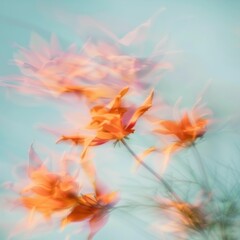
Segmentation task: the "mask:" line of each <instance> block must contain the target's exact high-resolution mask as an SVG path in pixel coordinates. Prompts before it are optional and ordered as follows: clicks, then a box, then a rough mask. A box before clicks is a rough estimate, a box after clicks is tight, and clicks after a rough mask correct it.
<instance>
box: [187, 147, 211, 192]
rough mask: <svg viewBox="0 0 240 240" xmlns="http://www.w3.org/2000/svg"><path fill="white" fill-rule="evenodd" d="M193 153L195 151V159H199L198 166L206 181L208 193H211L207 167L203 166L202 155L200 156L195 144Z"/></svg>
mask: <svg viewBox="0 0 240 240" xmlns="http://www.w3.org/2000/svg"><path fill="white" fill-rule="evenodd" d="M192 151H193V153H194V155H195V157H196V159H197V163H198V166H199V168H200V169H201V172H202V174H203V177H204V179H205V187H206V190H207V193H210V192H211V191H210V189H211V188H210V184H209V181H208V176H207V173H206V170H205V167H204V165H203V162H202V158H201V155H200V154H199V152H198V150H197V148H196V145H195V144H193V145H192Z"/></svg>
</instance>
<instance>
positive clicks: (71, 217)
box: [1, 23, 212, 239]
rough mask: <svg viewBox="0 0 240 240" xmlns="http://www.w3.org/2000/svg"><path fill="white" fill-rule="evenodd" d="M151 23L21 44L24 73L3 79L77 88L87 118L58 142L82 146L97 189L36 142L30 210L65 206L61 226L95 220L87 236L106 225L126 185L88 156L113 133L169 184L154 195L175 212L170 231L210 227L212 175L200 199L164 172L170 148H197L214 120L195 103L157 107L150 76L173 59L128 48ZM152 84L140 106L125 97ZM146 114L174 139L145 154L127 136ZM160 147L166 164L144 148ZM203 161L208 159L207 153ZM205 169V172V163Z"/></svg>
mask: <svg viewBox="0 0 240 240" xmlns="http://www.w3.org/2000/svg"><path fill="white" fill-rule="evenodd" d="M146 26H147V25H146V23H144V24H142V25H141V26H140V27H138V28H136V29H135V30H133V31H132V32H130V33H129V34H127V35H126V36H125V37H124V38H123V39H120V40H119V41H118V42H117V43H116V42H115V43H107V42H103V41H102V42H99V41H92V40H89V41H87V42H86V44H84V46H83V47H82V49H81V51H78V50H77V48H76V47H74V46H71V47H69V48H68V50H66V51H64V50H62V49H61V47H60V45H59V43H58V41H57V39H56V37H54V36H53V37H52V38H51V41H50V44H48V43H47V42H46V41H45V40H43V39H41V38H39V37H38V43H36V42H32V43H31V47H30V49H25V48H20V49H19V52H18V54H17V55H16V56H15V59H14V62H15V63H16V65H17V66H18V67H19V68H20V70H21V72H22V76H17V77H16V76H14V77H13V76H11V77H8V78H6V79H4V81H2V83H1V85H3V86H10V87H14V88H16V89H17V90H19V91H21V92H23V93H27V94H33V95H35V94H37V95H41V96H44V97H45V96H48V97H49V96H50V97H55V98H56V97H57V98H58V99H65V98H68V97H70V98H71V97H72V96H74V98H73V99H74V101H82V102H84V104H85V105H86V106H87V108H88V110H89V115H90V121H89V122H88V124H87V125H86V126H84V127H82V129H80V130H79V128H78V129H77V130H75V131H73V132H71V133H69V134H68V133H62V134H60V135H59V138H58V141H57V142H64V143H70V144H72V145H74V146H77V147H79V148H80V149H81V155H80V157H79V159H77V164H78V165H79V167H80V168H81V169H82V170H83V171H82V173H83V175H84V174H85V176H87V179H88V184H90V186H91V187H90V188H91V190H90V191H89V192H87V193H85V191H83V189H84V186H82V183H80V182H79V181H78V178H77V177H76V176H74V177H73V176H72V175H71V174H69V173H68V172H67V171H66V172H64V173H60V172H52V171H50V170H49V169H48V168H47V166H46V165H45V164H44V163H43V162H42V161H41V160H40V159H39V157H38V156H37V154H36V153H35V151H34V149H33V147H31V149H30V154H29V166H28V171H27V176H28V179H29V181H30V183H28V184H27V186H24V187H23V189H22V190H21V191H20V192H19V194H20V195H19V198H18V202H19V204H20V205H21V206H22V207H24V208H26V209H29V211H30V212H31V213H33V212H34V213H40V214H41V215H43V216H44V217H45V218H46V219H49V218H51V217H52V216H53V215H54V214H56V213H59V212H62V213H63V215H61V226H65V225H66V224H70V223H72V222H85V223H87V224H88V226H89V228H90V231H89V235H88V239H92V238H93V236H94V235H95V233H96V232H97V231H98V230H99V229H100V228H101V227H103V226H104V224H105V223H106V220H107V217H108V215H109V212H110V211H111V210H112V209H114V208H115V206H116V204H117V203H118V202H119V195H120V193H118V192H116V191H113V192H112V191H108V190H107V188H106V187H105V186H104V184H102V183H101V182H100V180H99V179H98V178H97V177H96V176H97V173H96V168H95V165H94V161H91V160H90V158H89V157H88V152H89V151H91V148H93V147H94V146H98V145H104V144H105V143H107V142H110V141H112V142H114V143H115V142H119V143H122V145H123V146H125V147H126V149H127V150H128V151H129V152H130V153H131V154H132V156H133V157H134V159H135V160H136V161H137V162H138V164H140V166H142V167H143V168H145V170H146V171H149V172H150V173H151V174H153V175H154V177H156V180H157V181H158V182H159V183H160V184H162V186H163V187H164V188H165V190H166V191H167V193H168V197H167V198H166V197H163V196H161V197H157V198H156V197H155V196H152V199H153V200H154V202H155V204H156V206H157V207H158V208H159V209H161V212H162V213H166V214H167V216H168V217H170V218H171V223H170V225H171V231H179V234H180V232H181V236H183V235H184V234H186V237H187V236H188V233H189V231H190V232H194V231H203V232H204V231H205V229H206V228H207V227H208V226H209V225H210V219H209V216H208V214H207V213H206V211H205V210H204V207H205V206H204V204H203V202H204V203H205V204H206V202H211V201H212V200H211V199H212V197H211V193H210V188H209V184H208V182H207V176H206V179H205V180H206V184H205V186H203V187H201V190H203V191H204V193H206V195H205V197H206V196H207V199H206V198H205V199H203V202H201V203H199V202H197V203H191V202H187V201H185V200H183V199H182V198H181V196H179V194H177V193H176V192H175V191H174V190H173V188H172V186H171V185H170V184H169V183H168V181H166V180H165V178H164V176H163V172H164V171H165V170H166V168H167V166H168V162H169V159H170V157H171V155H172V153H174V152H176V151H177V150H180V149H182V148H189V147H192V148H193V149H195V151H196V148H195V143H196V141H197V140H198V139H200V138H202V137H203V136H204V134H205V133H206V131H207V127H208V125H209V123H210V120H209V118H208V117H207V116H206V114H205V113H206V112H205V111H204V112H203V111H201V112H199V111H198V110H197V109H195V108H194V109H193V110H191V111H185V112H184V113H183V114H182V116H181V117H180V118H179V119H175V120H172V119H159V118H157V117H156V116H155V115H154V113H151V109H153V108H154V102H153V98H154V91H153V90H151V89H150V87H152V83H151V82H148V81H146V80H149V79H150V78H151V76H153V75H156V76H158V75H160V74H161V73H162V71H163V70H165V69H167V68H170V66H171V65H170V64H169V63H167V62H164V61H159V60H155V59H154V57H149V58H139V57H136V56H133V55H128V54H127V53H126V51H123V50H122V47H123V45H125V47H126V45H129V44H130V43H131V44H134V40H135V39H136V38H137V37H139V36H140V35H141V32H142V30H143V28H146ZM152 56H156V54H153V55H152ZM146 91H147V92H148V93H147V95H148V96H147V97H146V99H145V101H144V102H143V103H142V104H141V105H140V106H138V107H136V106H135V104H133V103H131V102H130V101H125V100H124V97H125V95H126V94H127V93H129V95H130V96H131V94H132V95H134V94H137V93H139V92H141V93H142V92H146ZM155 95H156V94H155ZM76 97H77V98H76ZM147 112H148V113H147ZM144 117H145V118H144ZM140 118H142V119H143V120H144V121H147V124H149V123H150V124H152V126H154V127H153V129H154V130H153V131H152V134H155V135H157V136H159V135H161V136H165V137H166V138H165V139H167V140H170V142H169V143H168V144H167V145H166V146H164V148H160V147H157V146H155V147H151V148H148V149H146V150H145V151H144V154H143V155H142V156H141V157H139V156H138V155H137V154H135V153H134V152H133V150H132V149H131V148H130V146H129V145H128V143H127V139H128V138H129V137H130V136H131V135H132V134H134V132H135V130H136V129H137V128H136V124H137V122H138V121H139V120H140ZM169 137H170V138H169ZM155 151H157V152H159V151H160V152H161V154H162V156H163V158H164V159H165V160H164V161H162V162H161V172H159V171H157V170H155V169H153V168H151V167H150V166H149V165H147V164H146V163H145V161H144V157H145V156H146V155H148V154H150V153H153V152H155ZM198 161H199V163H200V164H202V163H201V159H198ZM59 164H60V163H59ZM201 171H202V173H203V174H205V171H204V166H202V165H201ZM100 178H101V177H100ZM170 225H169V226H168V227H167V226H164V228H163V227H162V226H161V227H160V230H161V231H166V230H169V227H170ZM179 236H180V235H179Z"/></svg>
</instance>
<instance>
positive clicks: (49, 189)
mask: <svg viewBox="0 0 240 240" xmlns="http://www.w3.org/2000/svg"><path fill="white" fill-rule="evenodd" d="M30 153H31V154H30V156H31V157H32V158H30V167H29V178H30V180H31V184H30V185H28V186H27V187H25V188H24V189H23V190H22V191H21V198H20V202H21V203H22V204H23V206H25V207H26V208H28V209H33V210H34V211H37V212H40V213H42V214H43V215H44V216H45V217H51V215H52V214H53V213H55V212H58V211H62V210H65V209H69V208H72V207H73V206H75V205H76V204H77V202H78V196H77V194H78V190H79V186H78V184H77V183H76V181H75V180H74V179H73V178H72V177H71V176H69V175H67V174H64V175H60V174H57V173H52V172H49V171H48V170H47V169H46V167H45V166H43V165H42V164H41V163H40V162H39V161H38V165H37V166H36V167H34V166H33V163H34V162H33V161H35V160H36V159H37V155H36V154H35V152H34V150H33V148H31V150H30ZM34 158H35V160H34ZM35 162H36V161H35Z"/></svg>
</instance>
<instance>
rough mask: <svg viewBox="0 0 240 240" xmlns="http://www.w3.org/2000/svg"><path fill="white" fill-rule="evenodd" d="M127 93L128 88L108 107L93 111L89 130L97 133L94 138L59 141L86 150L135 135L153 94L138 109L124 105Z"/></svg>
mask: <svg viewBox="0 0 240 240" xmlns="http://www.w3.org/2000/svg"><path fill="white" fill-rule="evenodd" d="M127 92H128V88H124V89H122V91H121V92H120V93H119V94H118V95H117V96H116V97H115V98H114V99H113V101H112V102H110V103H109V104H108V105H107V106H105V105H98V106H95V107H93V108H92V109H91V117H92V121H91V122H90V124H89V125H88V126H87V128H88V129H90V130H94V131H95V134H94V135H93V136H91V137H86V136H81V135H71V136H67V135H64V136H62V137H61V138H60V140H59V141H71V142H72V143H74V144H80V145H84V146H85V150H86V148H87V147H88V146H96V145H100V144H103V143H105V142H108V141H111V140H116V141H121V140H122V139H123V138H125V137H127V136H128V135H130V134H132V133H134V131H135V130H134V127H135V125H136V122H137V120H138V119H139V118H140V117H141V116H142V115H143V114H144V113H145V112H146V111H147V110H148V109H149V108H150V107H151V106H152V99H153V92H151V93H150V95H149V96H148V97H147V99H146V100H145V102H144V103H143V104H142V106H140V107H138V108H137V109H135V108H134V109H133V108H127V107H125V106H123V105H122V98H123V96H124V95H125V94H126V93H127Z"/></svg>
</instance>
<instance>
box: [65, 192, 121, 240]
mask: <svg viewBox="0 0 240 240" xmlns="http://www.w3.org/2000/svg"><path fill="white" fill-rule="evenodd" d="M117 201H118V193H117V192H111V193H104V192H101V191H100V189H98V188H96V189H95V192H94V193H91V194H85V195H82V196H80V197H79V199H78V204H77V205H76V206H75V207H74V208H73V209H72V210H71V212H70V213H69V214H68V215H67V217H65V218H64V219H63V221H62V226H63V227H64V226H65V225H66V224H69V223H72V222H82V221H87V223H88V225H89V228H90V233H89V236H88V240H90V239H92V238H93V236H94V235H95V233H96V232H97V231H98V230H100V229H101V228H102V227H103V226H104V225H105V224H106V221H107V218H108V213H109V211H110V210H111V209H112V207H113V206H114V205H115V204H116V202H117Z"/></svg>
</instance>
